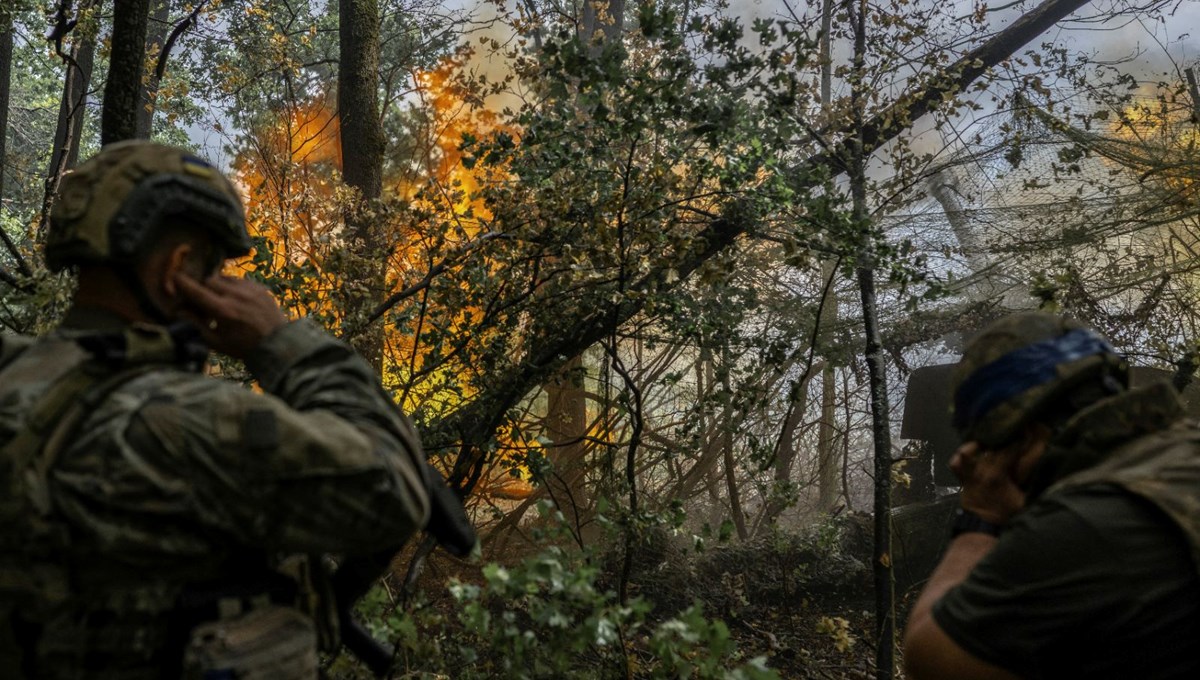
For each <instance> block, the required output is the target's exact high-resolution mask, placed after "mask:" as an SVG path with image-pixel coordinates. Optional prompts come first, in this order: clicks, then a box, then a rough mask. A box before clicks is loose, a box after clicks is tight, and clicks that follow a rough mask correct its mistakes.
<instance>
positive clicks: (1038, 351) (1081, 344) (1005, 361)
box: [954, 328, 1117, 432]
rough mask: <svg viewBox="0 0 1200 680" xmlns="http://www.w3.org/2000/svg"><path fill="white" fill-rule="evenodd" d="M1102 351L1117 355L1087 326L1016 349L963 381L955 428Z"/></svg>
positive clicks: (956, 401)
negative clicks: (1061, 369) (1061, 368)
mask: <svg viewBox="0 0 1200 680" xmlns="http://www.w3.org/2000/svg"><path fill="white" fill-rule="evenodd" d="M1099 354H1112V355H1116V354H1117V351H1116V350H1115V349H1113V346H1112V345H1110V344H1109V343H1108V341H1107V340H1105V339H1104V338H1102V337H1100V336H1099V335H1097V334H1096V333H1094V332H1092V331H1090V330H1087V329H1082V328H1080V329H1076V330H1073V331H1070V332H1068V333H1066V334H1064V335H1060V336H1059V337H1057V338H1051V339H1050V340H1043V341H1041V342H1036V343H1033V344H1031V345H1026V346H1025V347H1022V348H1020V349H1016V350H1013V351H1012V352H1009V353H1008V354H1005V355H1003V356H1001V357H1000V358H999V359H996V360H995V361H993V362H991V363H989V364H986V365H984V366H983V367H982V368H980V369H979V370H977V371H975V372H974V373H972V374H971V376H970V377H969V378H967V379H966V380H965V381H963V383H962V385H960V386H959V387H958V390H957V391H956V393H955V396H954V427H955V428H957V429H958V430H959V431H960V432H961V431H964V430H966V429H967V427H968V426H970V425H973V424H974V423H978V422H979V421H980V419H982V418H983V417H984V416H986V415H987V414H988V413H989V412H990V411H991V410H992V409H994V408H995V407H996V406H999V405H1000V404H1002V403H1004V402H1006V401H1008V400H1009V399H1012V398H1013V397H1016V396H1017V395H1019V394H1022V393H1024V392H1027V391H1028V390H1031V389H1033V388H1035V387H1038V386H1039V385H1044V384H1046V383H1048V382H1050V381H1052V380H1056V379H1058V378H1059V377H1060V375H1059V372H1058V367H1059V366H1061V365H1062V364H1067V363H1071V362H1074V361H1078V360H1080V359H1083V358H1086V357H1089V356H1095V355H1099Z"/></svg>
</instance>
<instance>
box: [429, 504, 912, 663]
mask: <svg viewBox="0 0 1200 680" xmlns="http://www.w3.org/2000/svg"><path fill="white" fill-rule="evenodd" d="M869 545H870V534H869V527H868V526H867V525H866V524H865V523H864V521H863V520H862V519H861V518H860V519H859V520H843V521H839V522H837V523H830V524H828V525H827V526H817V527H813V528H811V529H810V530H807V531H805V532H803V533H801V534H788V533H776V534H773V535H771V536H767V537H763V538H760V539H756V540H752V541H747V542H727V543H723V544H719V545H715V546H712V547H710V548H708V549H706V550H703V551H699V552H698V551H696V550H694V549H692V548H689V547H687V546H682V545H680V543H679V541H678V540H676V539H672V538H670V537H667V536H665V535H662V536H659V537H658V538H657V539H652V540H649V541H648V542H646V543H644V544H643V545H641V547H640V548H639V549H638V551H637V552H635V553H634V560H633V565H632V566H633V569H632V571H631V574H630V580H629V584H628V585H629V593H630V595H631V596H636V597H641V598H643V599H645V600H647V601H649V602H651V603H652V604H653V609H652V610H651V612H650V614H649V615H648V617H647V623H648V624H650V625H656V624H657V623H658V622H661V621H663V620H666V619H668V618H671V617H673V616H676V615H677V614H678V613H679V612H681V611H683V610H684V609H686V608H687V607H688V606H689V605H691V604H693V603H694V602H700V603H701V604H702V605H703V612H704V615H705V616H706V617H709V618H711V619H719V620H721V621H723V622H724V623H725V625H726V626H727V627H728V629H729V636H730V639H732V640H733V641H734V642H735V643H736V645H737V650H738V657H740V658H741V659H743V660H748V659H751V658H755V657H765V658H766V660H767V665H768V666H769V667H770V668H772V669H774V670H775V671H776V672H777V673H778V674H779V675H780V677H782V678H787V679H797V680H804V679H808V678H812V679H814V680H832V679H838V680H860V679H864V680H865V679H867V678H872V677H874V666H875V632H874V626H875V623H874V613H873V608H874V597H873V594H872V593H873V589H872V575H871V572H870V568H869V563H870V552H869ZM507 557H509V558H513V559H514V560H515V559H516V555H508V556H507ZM491 559H496V558H495V557H494V556H493V557H492V558H491ZM601 561H602V562H604V563H605V564H606V566H605V567H604V568H603V569H602V570H601V574H600V576H599V578H598V582H597V584H596V586H597V590H598V591H603V590H611V591H615V590H616V587H615V586H616V583H615V582H616V579H617V574H618V573H619V572H620V571H621V570H620V569H619V568H618V567H617V565H618V564H619V563H620V562H621V559H620V551H619V549H617V550H616V551H615V553H610V554H609V555H608V557H607V559H605V558H603V557H602V558H601ZM503 562H507V560H503ZM429 567H430V569H429V570H428V571H427V572H426V574H425V576H424V577H423V578H422V581H423V582H424V583H425V584H427V585H426V587H427V588H429V590H427V592H429V593H432V592H433V591H436V590H438V587H437V585H436V584H439V583H441V584H444V583H446V582H447V580H449V579H451V578H457V579H458V580H461V581H466V582H471V581H476V582H478V581H477V579H476V578H474V577H472V575H471V570H472V568H467V567H466V565H462V564H461V563H460V564H458V565H455V564H453V563H452V561H450V560H441V559H434V560H433V561H432V563H431V564H430V565H429ZM474 569H476V570H477V568H474ZM441 592H442V593H445V592H446V591H445V589H444V586H442V588H441ZM898 595H900V598H899V602H898V609H897V621H898V625H897V629H901V628H902V627H903V621H904V617H905V613H904V612H905V607H906V604H907V599H906V598H905V597H904V594H903V593H900V594H898ZM429 604H430V605H432V607H433V608H435V609H437V610H439V611H441V613H442V615H443V616H444V617H446V618H453V617H455V616H456V612H455V607H456V606H457V604H456V602H455V601H454V600H453V599H452V598H450V597H449V596H445V595H443V596H436V595H435V596H434V597H433V598H431V600H430V602H429ZM643 653H644V652H643ZM573 677H574V676H573ZM597 677H606V676H604V675H603V674H602V673H601V674H599V675H597Z"/></svg>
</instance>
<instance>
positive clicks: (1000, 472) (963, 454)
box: [950, 442, 1025, 525]
mask: <svg viewBox="0 0 1200 680" xmlns="http://www.w3.org/2000/svg"><path fill="white" fill-rule="evenodd" d="M1020 453H1021V452H1020V451H1014V450H1005V451H983V450H980V448H979V445H978V444H977V443H975V442H967V443H965V444H963V445H962V446H960V447H958V449H957V450H956V451H955V452H954V455H953V456H952V457H951V458H950V470H951V471H953V472H954V474H955V475H956V476H957V477H958V480H959V482H961V483H962V491H961V493H960V494H959V499H960V500H961V502H962V507H963V509H964V510H967V511H970V512H973V513H975V514H976V515H979V516H980V517H981V518H983V519H984V520H985V521H987V522H991V523H992V524H997V525H1003V524H1005V523H1007V522H1008V520H1009V518H1010V517H1012V516H1013V515H1015V514H1016V513H1017V511H1019V510H1020V509H1021V508H1023V507H1025V492H1024V491H1022V490H1021V488H1020V487H1019V486H1018V485H1017V481H1016V466H1017V462H1018V460H1019V458H1020Z"/></svg>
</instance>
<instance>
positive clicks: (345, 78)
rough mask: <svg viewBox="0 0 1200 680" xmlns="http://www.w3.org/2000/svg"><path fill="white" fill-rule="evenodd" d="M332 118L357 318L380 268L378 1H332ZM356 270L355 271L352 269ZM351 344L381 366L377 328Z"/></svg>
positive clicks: (349, 308)
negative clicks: (349, 194)
mask: <svg viewBox="0 0 1200 680" xmlns="http://www.w3.org/2000/svg"><path fill="white" fill-rule="evenodd" d="M338 19H339V24H338V35H339V38H340V45H339V50H340V51H339V61H338V93H337V106H338V119H339V125H340V134H341V142H342V178H343V179H344V180H345V182H346V184H347V185H348V186H350V187H353V188H354V189H356V190H357V192H358V200H356V201H355V205H353V206H352V207H351V208H350V209H349V210H348V211H347V213H346V226H347V229H348V232H349V235H350V240H351V244H350V250H351V255H352V257H353V258H354V260H355V262H356V264H357V267H356V269H361V270H362V271H361V272H360V273H361V276H358V277H357V278H358V279H359V281H362V282H364V285H362V286H360V287H359V288H358V289H357V290H355V291H353V292H350V291H346V293H345V295H346V318H347V319H348V320H350V321H351V322H352V323H354V324H357V322H358V319H359V317H361V316H362V315H363V314H364V313H365V312H366V310H368V309H369V308H370V305H371V304H372V303H373V302H374V301H375V300H378V299H380V298H381V297H382V295H380V293H381V292H382V291H383V288H384V285H383V284H384V278H385V276H386V268H385V266H384V265H383V264H381V262H383V261H385V260H386V258H385V257H384V253H383V244H382V243H381V239H380V237H379V233H378V230H376V229H375V228H374V222H375V221H374V219H372V212H373V208H374V207H375V206H376V204H377V202H378V199H379V197H380V195H381V193H382V191H383V151H384V144H385V142H384V136H383V126H382V125H381V123H380V118H379V5H378V3H377V2H376V0H341V1H340V3H339V4H338ZM358 273H359V272H356V274H358ZM354 344H355V349H357V350H358V351H359V353H361V354H362V355H363V356H364V357H366V358H367V360H368V361H370V362H371V364H372V365H374V366H375V367H376V368H378V369H380V370H382V368H383V334H382V331H381V329H380V328H378V327H376V326H371V327H368V328H367V329H366V330H365V332H364V333H363V334H362V335H360V336H358V337H356V338H355V339H354Z"/></svg>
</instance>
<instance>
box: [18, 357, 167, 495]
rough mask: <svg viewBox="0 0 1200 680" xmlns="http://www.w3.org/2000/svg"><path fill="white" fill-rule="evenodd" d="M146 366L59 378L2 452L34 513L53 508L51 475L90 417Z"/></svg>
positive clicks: (87, 369) (83, 369) (90, 369)
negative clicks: (70, 443) (21, 477)
mask: <svg viewBox="0 0 1200 680" xmlns="http://www.w3.org/2000/svg"><path fill="white" fill-rule="evenodd" d="M153 368H154V366H153V365H152V364H143V365H141V366H136V367H133V368H130V369H126V370H123V371H119V372H117V373H104V372H100V371H97V370H95V367H94V366H89V364H86V363H85V364H81V365H79V366H78V367H76V368H75V369H74V370H71V371H68V372H67V373H66V374H65V375H63V376H62V377H61V378H59V379H58V380H57V381H56V382H55V383H54V384H53V385H51V386H50V389H48V390H46V393H45V394H43V395H42V397H41V399H39V400H38V401H37V403H35V404H34V406H33V408H32V410H31V411H30V414H29V419H28V421H27V422H26V426H25V427H24V428H23V429H22V430H21V431H20V432H18V433H17V435H16V436H15V437H13V438H12V440H11V441H9V443H8V444H7V445H6V446H5V447H4V453H3V455H4V457H5V458H7V460H9V461H11V462H10V465H11V466H12V469H14V470H15V471H20V472H19V473H18V474H21V475H23V479H22V480H21V481H22V482H23V483H24V486H25V487H26V490H27V493H28V494H29V498H30V500H31V501H32V502H33V504H34V507H35V508H36V509H37V511H38V512H40V513H41V514H43V515H48V514H49V513H50V511H51V508H52V501H51V498H50V489H49V482H48V478H49V474H50V469H51V468H53V467H54V464H55V463H56V462H57V460H58V456H59V454H60V453H61V452H62V449H63V448H64V447H65V445H66V443H67V442H68V441H69V440H70V439H71V438H72V437H74V435H75V433H76V431H77V430H78V429H79V426H80V425H82V424H83V421H84V419H85V418H86V416H87V415H89V414H90V413H92V412H93V411H95V410H96V408H97V407H99V406H100V404H101V403H102V402H103V401H104V400H105V399H107V398H108V396H109V395H110V394H112V393H113V392H114V391H116V390H117V388H119V387H120V386H121V385H124V384H125V383H128V382H129V381H131V380H133V379H134V378H137V377H138V376H141V375H144V374H145V373H147V372H148V371H149V370H151V369H153Z"/></svg>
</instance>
